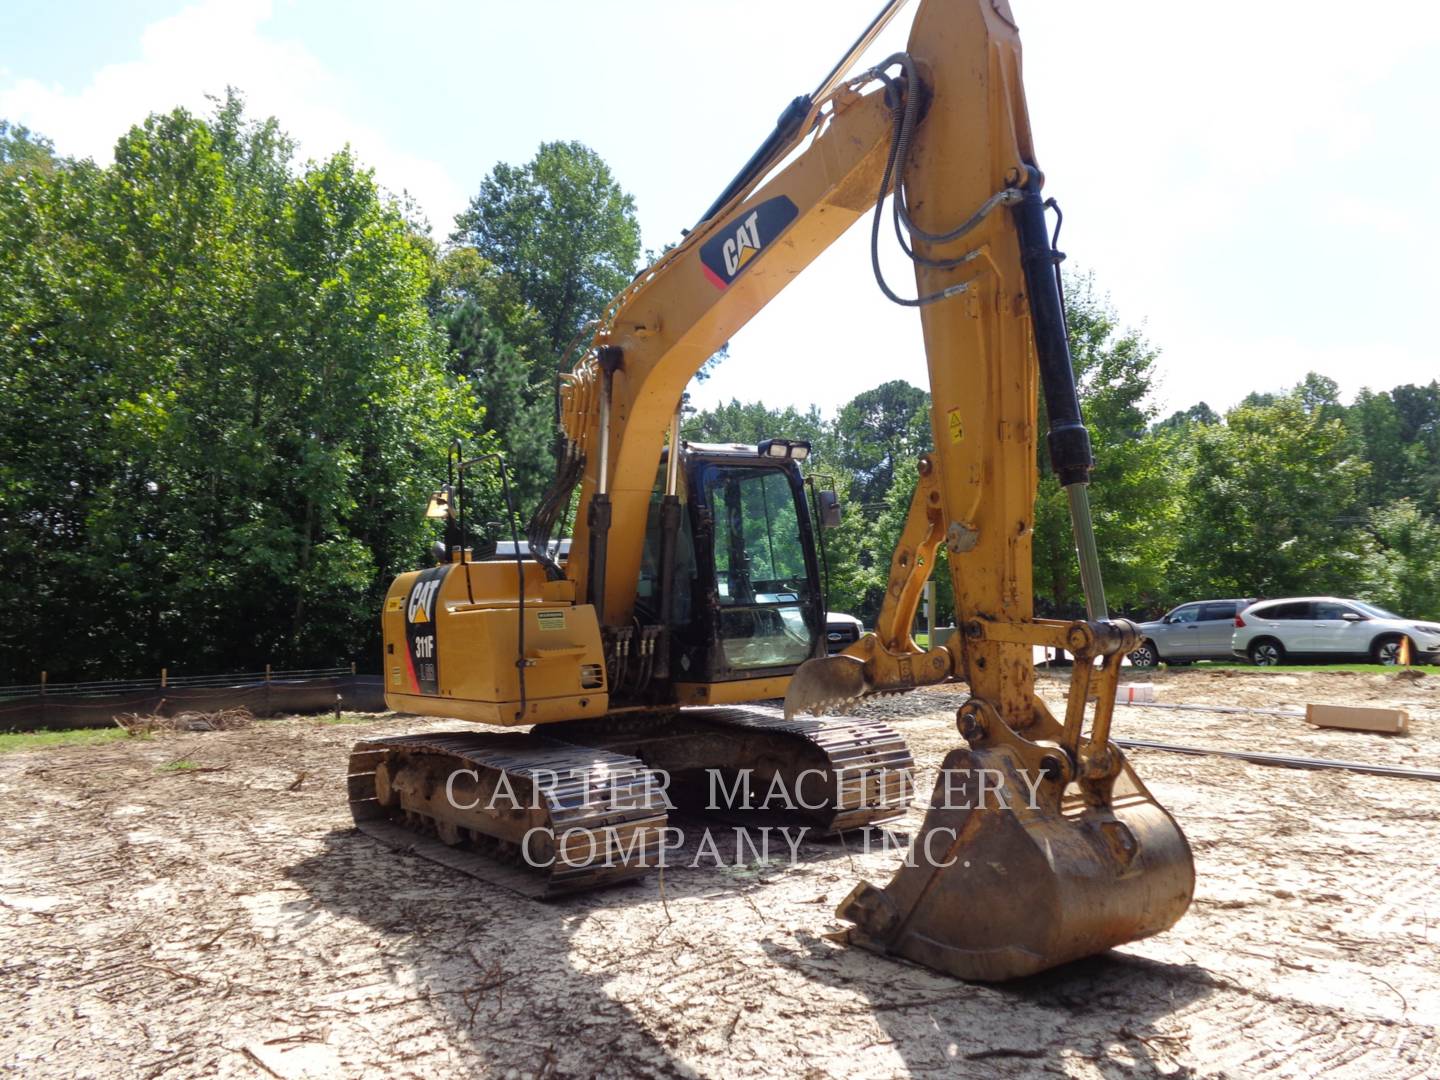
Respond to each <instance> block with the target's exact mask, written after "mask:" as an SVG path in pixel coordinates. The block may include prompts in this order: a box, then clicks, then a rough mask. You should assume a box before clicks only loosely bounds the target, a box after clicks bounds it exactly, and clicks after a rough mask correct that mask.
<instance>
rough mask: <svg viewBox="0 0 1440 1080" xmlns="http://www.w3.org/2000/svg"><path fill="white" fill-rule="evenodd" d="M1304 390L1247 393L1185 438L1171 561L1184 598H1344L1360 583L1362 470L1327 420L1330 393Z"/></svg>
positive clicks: (1353, 448)
mask: <svg viewBox="0 0 1440 1080" xmlns="http://www.w3.org/2000/svg"><path fill="white" fill-rule="evenodd" d="M1313 389H1314V384H1313V383H1302V384H1301V385H1300V386H1299V387H1296V388H1295V389H1294V390H1292V391H1290V392H1289V393H1287V394H1283V395H1252V396H1251V398H1247V399H1246V400H1247V402H1248V403H1244V404H1241V405H1239V406H1237V407H1236V408H1234V409H1232V410H1231V411H1230V412H1229V413H1227V414H1226V416H1225V423H1224V424H1219V425H1212V426H1208V427H1202V428H1198V429H1196V430H1195V431H1194V432H1193V436H1194V441H1193V448H1192V449H1193V467H1192V471H1191V474H1190V476H1189V479H1188V482H1187V485H1186V492H1185V503H1186V505H1185V515H1184V522H1183V535H1182V539H1181V542H1180V549H1179V552H1178V553H1177V558H1176V560H1175V569H1176V572H1175V578H1176V584H1177V585H1181V586H1183V587H1184V588H1185V589H1186V590H1187V591H1188V592H1189V593H1190V594H1193V595H1222V596H1283V595H1285V594H1287V593H1302V594H1304V593H1325V592H1334V593H1341V594H1344V593H1346V592H1352V591H1354V589H1355V587H1356V585H1357V583H1359V582H1360V581H1361V580H1362V579H1363V574H1364V567H1365V563H1366V560H1367V556H1368V553H1369V550H1370V545H1369V544H1368V542H1367V540H1366V537H1365V535H1364V533H1363V531H1362V530H1361V529H1360V528H1359V527H1358V526H1359V522H1360V521H1361V520H1362V517H1363V515H1362V513H1361V499H1360V494H1361V486H1362V484H1363V483H1364V481H1365V477H1366V475H1367V473H1368V471H1369V469H1368V466H1367V464H1366V463H1365V461H1364V460H1363V459H1362V457H1361V456H1360V454H1359V448H1358V446H1357V442H1356V440H1355V439H1354V438H1353V437H1352V435H1351V434H1350V432H1349V431H1347V430H1346V428H1345V426H1344V424H1343V423H1342V422H1341V421H1340V420H1339V419H1338V418H1337V417H1334V416H1333V415H1331V413H1332V412H1333V408H1332V407H1333V405H1334V402H1333V395H1328V396H1327V395H1325V394H1320V395H1316V394H1315V393H1313V392H1312V391H1313ZM1252 399H1253V401H1252ZM1267 401H1268V402H1269V403H1268V404H1267V403H1266V402H1267Z"/></svg>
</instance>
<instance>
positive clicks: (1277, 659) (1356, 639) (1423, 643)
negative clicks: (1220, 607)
mask: <svg viewBox="0 0 1440 1080" xmlns="http://www.w3.org/2000/svg"><path fill="white" fill-rule="evenodd" d="M1406 638H1409V639H1410V658H1411V660H1412V661H1413V662H1414V663H1417V664H1424V663H1433V662H1435V660H1436V659H1437V658H1440V625H1437V624H1435V623H1427V622H1416V621H1414V620H1413V619H1402V618H1401V617H1400V616H1399V615H1396V614H1395V613H1393V612H1390V611H1386V610H1385V609H1384V608H1378V607H1376V606H1375V605H1374V604H1366V603H1364V602H1362V601H1360V600H1342V599H1339V598H1338V597H1334V596H1300V597H1291V598H1288V599H1284V600H1265V601H1262V602H1261V603H1258V604H1252V605H1251V606H1250V607H1248V608H1246V609H1245V610H1244V611H1242V612H1240V614H1239V615H1237V616H1235V633H1234V635H1233V636H1232V638H1231V640H1230V647H1231V648H1232V649H1233V650H1234V652H1235V655H1236V656H1245V657H1249V659H1250V661H1251V662H1252V663H1255V664H1260V665H1263V666H1268V665H1271V664H1280V663H1284V661H1285V659H1286V658H1287V657H1305V658H1323V659H1345V658H1352V657H1365V658H1368V659H1370V660H1372V661H1374V662H1375V663H1377V664H1394V663H1397V662H1398V661H1399V658H1400V643H1401V642H1402V641H1403V640H1404V639H1406Z"/></svg>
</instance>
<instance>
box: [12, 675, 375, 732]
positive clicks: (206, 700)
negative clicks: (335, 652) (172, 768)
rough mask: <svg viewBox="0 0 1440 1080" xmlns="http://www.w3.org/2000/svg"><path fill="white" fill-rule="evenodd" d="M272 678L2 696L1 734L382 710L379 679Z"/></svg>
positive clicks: (339, 677) (245, 678)
mask: <svg viewBox="0 0 1440 1080" xmlns="http://www.w3.org/2000/svg"><path fill="white" fill-rule="evenodd" d="M270 675H271V677H270V678H268V679H266V678H264V676H263V674H262V675H261V677H260V678H258V679H256V678H254V677H253V676H249V677H246V676H223V677H222V676H215V677H214V678H216V679H221V680H223V681H221V682H220V683H219V684H218V685H196V684H194V683H191V684H188V685H178V686H177V685H174V684H170V685H158V684H159V683H160V680H156V681H155V682H154V683H151V685H149V686H142V687H138V688H137V687H133V686H127V687H126V689H124V690H121V691H118V692H115V691H114V690H113V689H112V692H109V693H100V692H96V691H94V690H90V691H79V692H76V691H71V692H66V693H49V692H46V693H38V694H37V693H30V694H26V695H23V696H21V695H15V694H12V695H10V696H8V697H0V730H6V731H25V730H34V729H37V728H48V729H55V728H87V727H109V726H110V725H112V724H113V723H114V722H115V717H117V716H119V715H122V714H124V713H141V714H158V715H161V716H167V715H168V716H173V715H176V714H177V713H183V712H214V711H217V710H220V709H231V708H246V709H249V710H250V712H252V713H254V714H255V715H256V716H273V715H275V714H276V713H315V712H329V711H331V710H332V709H341V708H343V709H347V710H349V711H351V712H383V711H384V710H385V688H384V686H383V685H382V683H381V679H380V676H379V675H352V674H350V672H349V671H346V670H345V669H339V670H338V671H335V672H327V673H325V674H317V675H312V676H309V677H297V674H296V673H294V672H285V673H277V672H271V673H270ZM242 679H244V680H245V681H240V680H242ZM101 685H104V684H101ZM109 685H110V686H111V687H112V688H113V687H114V686H115V684H113V683H112V684H109ZM7 689H9V688H7Z"/></svg>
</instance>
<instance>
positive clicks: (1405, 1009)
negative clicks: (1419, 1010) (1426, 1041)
mask: <svg viewBox="0 0 1440 1080" xmlns="http://www.w3.org/2000/svg"><path fill="white" fill-rule="evenodd" d="M1365 974H1366V975H1370V978H1372V979H1374V980H1375V981H1376V982H1378V983H1379V984H1380V985H1382V986H1388V987H1390V992H1391V993H1392V994H1394V995H1395V996H1396V997H1398V998H1399V999H1400V1015H1401V1016H1404V1015H1406V1014H1407V1013H1409V1012H1410V1002H1408V1001H1406V1000H1405V995H1404V994H1402V993H1401V992H1400V991H1399V990H1396V989H1395V987H1394V986H1391V985H1390V983H1388V982H1386V981H1385V980H1384V979H1382V978H1380V976H1379V975H1371V974H1370V972H1368V971H1367V972H1366V973H1365Z"/></svg>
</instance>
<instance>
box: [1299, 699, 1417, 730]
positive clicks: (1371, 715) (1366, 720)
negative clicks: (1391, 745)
mask: <svg viewBox="0 0 1440 1080" xmlns="http://www.w3.org/2000/svg"><path fill="white" fill-rule="evenodd" d="M1305 720H1306V721H1307V722H1308V723H1311V724H1314V725H1315V726H1316V727H1329V728H1346V729H1348V730H1350V731H1383V732H1387V733H1389V734H1392V735H1400V734H1403V733H1404V732H1406V731H1407V730H1409V727H1410V715H1409V714H1408V713H1407V712H1405V710H1404V709H1369V708H1362V707H1361V706H1358V705H1306V706H1305Z"/></svg>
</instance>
